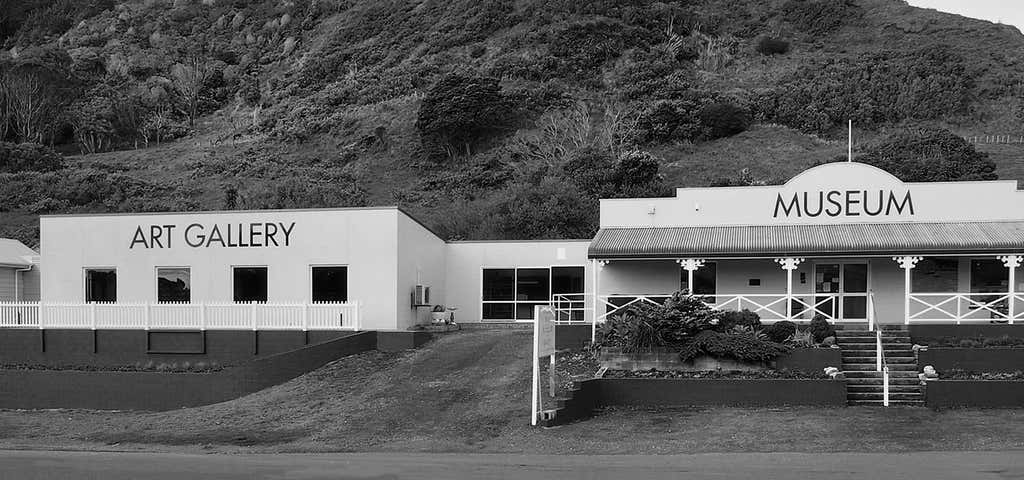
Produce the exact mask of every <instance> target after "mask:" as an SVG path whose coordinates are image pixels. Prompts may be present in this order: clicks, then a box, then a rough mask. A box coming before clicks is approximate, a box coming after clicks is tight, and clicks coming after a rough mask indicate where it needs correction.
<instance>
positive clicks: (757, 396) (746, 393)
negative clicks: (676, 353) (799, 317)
mask: <svg viewBox="0 0 1024 480" xmlns="http://www.w3.org/2000/svg"><path fill="white" fill-rule="evenodd" d="M588 382H590V383H593V384H595V385H596V388H595V389H594V390H593V392H592V393H593V394H594V395H596V399H595V402H594V404H595V405H596V406H597V407H604V406H618V405H632V406H677V407H689V406H729V407H756V406H782V405H817V406H837V407H839V406H846V382H844V381H842V380H787V379H729V378H718V379H661V378H600V379H594V380H587V381H586V382H583V383H588Z"/></svg>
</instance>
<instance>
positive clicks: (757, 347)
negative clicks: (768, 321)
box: [679, 330, 789, 362]
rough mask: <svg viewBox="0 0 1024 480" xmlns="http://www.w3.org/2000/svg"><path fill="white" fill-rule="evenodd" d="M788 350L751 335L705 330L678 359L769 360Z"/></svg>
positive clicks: (783, 346)
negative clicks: (705, 356) (709, 357)
mask: <svg viewBox="0 0 1024 480" xmlns="http://www.w3.org/2000/svg"><path fill="white" fill-rule="evenodd" d="M788 352H789V347H786V346H785V345H780V344H778V343H775V342H769V341H765V340H761V339H758V338H756V337H753V336H751V335H736V334H728V333H722V332H716V331H713V330H705V331H703V332H701V333H699V334H697V336H696V337H694V338H693V340H691V341H689V342H688V343H687V344H686V346H684V347H683V349H682V351H680V352H679V359H680V360H683V361H688V360H692V359H694V358H695V357H698V356H701V355H708V356H711V357H716V358H732V359H735V360H739V361H741V362H769V361H771V360H774V359H775V358H776V357H778V356H779V355H782V354H784V353H788Z"/></svg>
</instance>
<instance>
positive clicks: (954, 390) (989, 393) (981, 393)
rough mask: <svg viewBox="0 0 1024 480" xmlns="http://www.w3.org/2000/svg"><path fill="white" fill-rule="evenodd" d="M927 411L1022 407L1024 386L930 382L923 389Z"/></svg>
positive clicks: (1000, 382)
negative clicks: (959, 408)
mask: <svg viewBox="0 0 1024 480" xmlns="http://www.w3.org/2000/svg"><path fill="white" fill-rule="evenodd" d="M924 403H925V405H926V406H928V407H933V408H948V407H978V408H1005V407H1024V382H1022V381H1009V380H932V381H929V382H928V384H927V386H926V387H925V388H924Z"/></svg>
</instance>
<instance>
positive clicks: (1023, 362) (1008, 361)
mask: <svg viewBox="0 0 1024 480" xmlns="http://www.w3.org/2000/svg"><path fill="white" fill-rule="evenodd" d="M926 365H931V366H933V367H935V370H938V371H939V374H940V376H941V373H942V372H945V371H949V370H952V369H959V370H966V371H968V372H979V373H981V372H1014V371H1017V370H1024V348H941V347H928V349H927V350H924V351H921V352H918V354H917V366H918V368H919V369H924V367H925V366H926Z"/></svg>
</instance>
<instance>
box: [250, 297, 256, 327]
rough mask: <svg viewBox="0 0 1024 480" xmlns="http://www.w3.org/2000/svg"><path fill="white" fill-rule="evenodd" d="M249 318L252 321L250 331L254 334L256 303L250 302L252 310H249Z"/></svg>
mask: <svg viewBox="0 0 1024 480" xmlns="http://www.w3.org/2000/svg"><path fill="white" fill-rule="evenodd" d="M249 317H250V320H252V330H253V331H254V332H255V331H256V330H258V329H257V328H256V302H252V308H250V309H249Z"/></svg>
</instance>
